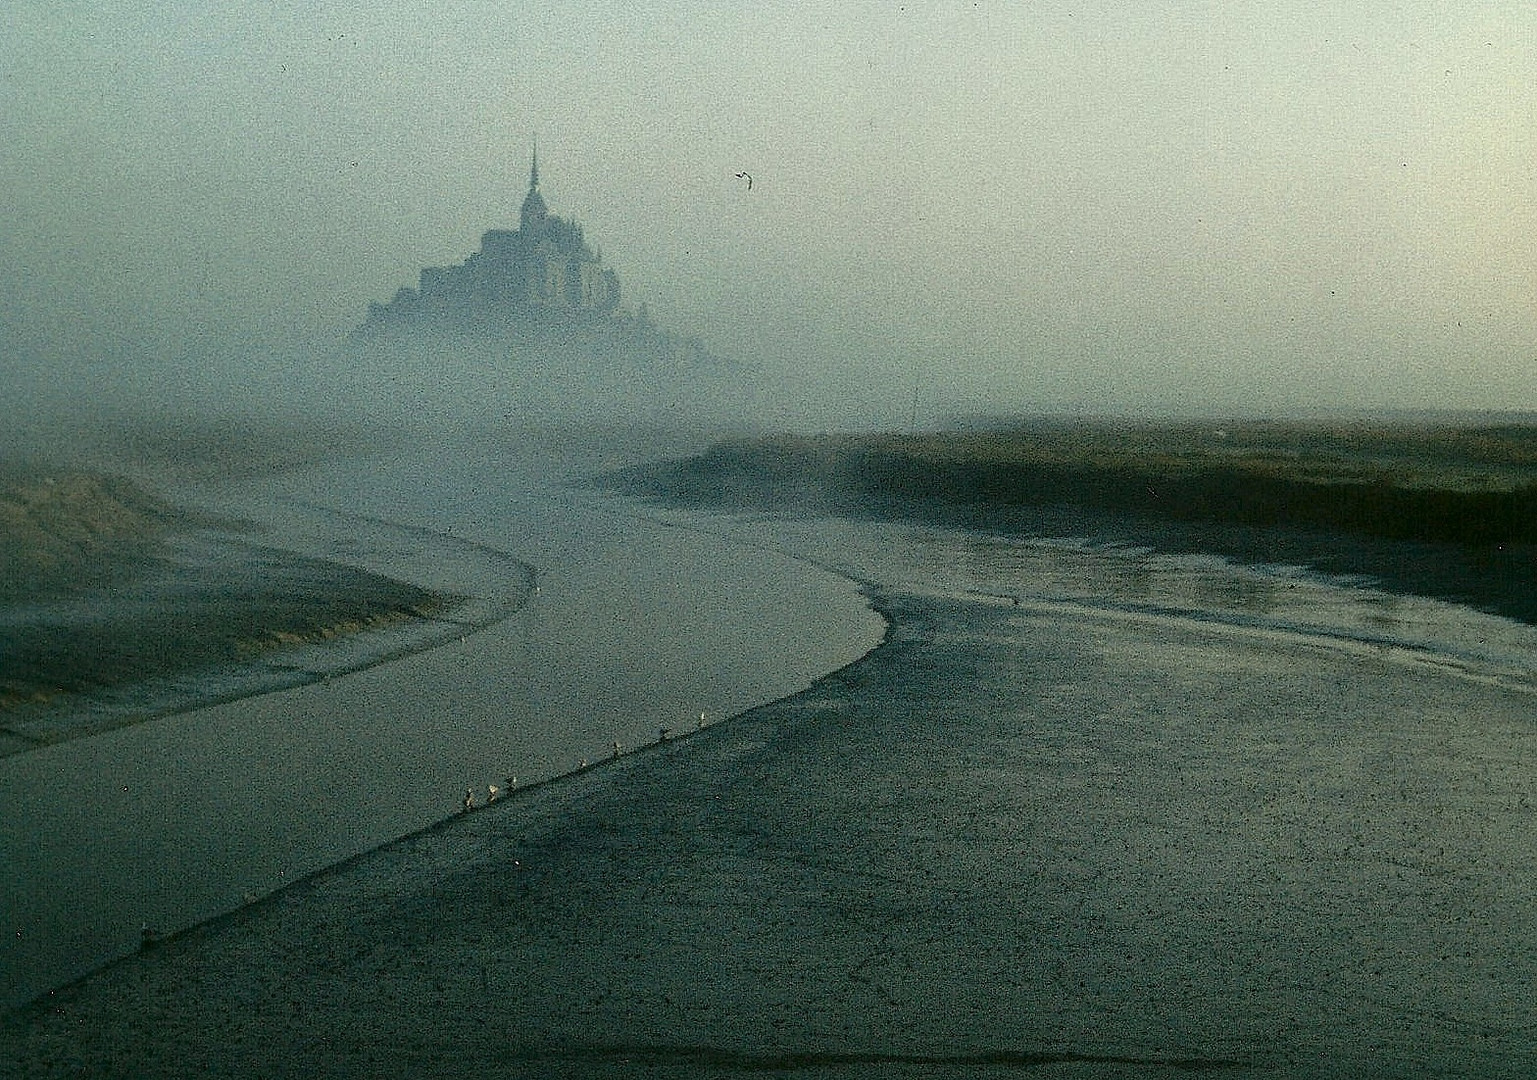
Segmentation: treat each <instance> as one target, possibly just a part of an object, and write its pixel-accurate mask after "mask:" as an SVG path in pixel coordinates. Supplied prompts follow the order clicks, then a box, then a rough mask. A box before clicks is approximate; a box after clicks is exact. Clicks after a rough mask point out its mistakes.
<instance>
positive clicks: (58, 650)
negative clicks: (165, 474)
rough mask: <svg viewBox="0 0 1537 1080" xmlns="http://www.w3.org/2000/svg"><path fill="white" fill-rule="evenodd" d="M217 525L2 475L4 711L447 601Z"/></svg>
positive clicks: (90, 481)
mask: <svg viewBox="0 0 1537 1080" xmlns="http://www.w3.org/2000/svg"><path fill="white" fill-rule="evenodd" d="M215 524H218V523H215V522H210V521H207V520H203V519H201V518H195V517H192V516H189V515H187V514H184V513H182V512H181V511H179V510H177V509H175V508H174V507H172V506H171V505H170V504H168V503H166V502H165V501H164V500H162V499H160V498H159V497H157V496H155V495H152V494H150V493H149V492H147V491H146V490H145V489H144V488H142V487H140V486H139V485H138V484H137V483H135V482H134V481H131V480H127V479H124V478H121V477H116V476H106V475H100V474H94V473H90V472H85V471H78V470H71V471H55V470H49V469H46V468H43V467H41V466H36V467H26V466H17V465H12V466H9V467H6V468H5V469H4V470H3V471H0V712H5V711H8V710H14V709H17V708H21V707H41V706H47V705H49V704H51V703H54V702H56V701H58V700H59V699H60V698H63V697H66V696H72V695H90V694H93V693H98V692H102V691H106V690H110V689H113V688H115V687H120V686H124V685H128V684H137V683H141V682H143V681H144V680H147V679H156V678H167V677H173V676H177V675H181V674H184V673H192V672H197V671H202V670H207V669H210V668H213V667H218V666H222V665H228V664H238V663H242V662H246V661H249V660H250V659H251V658H253V657H255V656H258V655H260V654H262V653H266V652H270V651H272V650H274V649H281V648H286V647H291V646H295V645H300V644H304V643H306V642H314V641H322V640H326V639H329V638H333V637H337V636H339V635H343V634H350V633H355V632H358V631H362V630H366V629H372V628H377V627H381V626H386V625H390V624H392V623H396V622H400V621H403V620H406V619H411V618H418V617H424V616H427V615H430V614H432V613H433V612H434V611H437V610H440V609H441V608H442V607H443V605H444V603H445V602H446V598H444V597H441V596H438V595H437V594H435V593H432V592H429V591H427V590H425V589H421V588H417V587H415V586H412V585H407V584H405V583H402V582H398V581H393V580H390V579H388V578H384V577H380V576H379V575H376V574H370V573H367V572H366V571H363V570H358V569H355V568H352V567H345V566H338V565H335V564H332V563H328V562H323V561H320V560H317V559H308V558H303V557H301V556H298V555H295V554H292V553H290V552H283V551H277V550H274V549H269V548H262V547H258V546H255V545H253V544H252V543H250V542H249V541H248V540H247V539H245V538H243V537H240V536H237V535H235V534H233V533H230V532H227V531H222V530H218V529H214V528H211V527H210V526H213V525H215Z"/></svg>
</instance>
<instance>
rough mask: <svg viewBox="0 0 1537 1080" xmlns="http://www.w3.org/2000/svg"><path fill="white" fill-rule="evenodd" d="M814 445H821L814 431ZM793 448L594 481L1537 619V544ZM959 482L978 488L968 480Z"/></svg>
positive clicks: (725, 454)
mask: <svg viewBox="0 0 1537 1080" xmlns="http://www.w3.org/2000/svg"><path fill="white" fill-rule="evenodd" d="M810 445H811V446H812V447H815V445H816V444H815V440H811V441H810ZM789 456H790V457H791V459H792V460H793V461H794V462H795V465H794V467H790V466H787V465H785V464H784V462H782V461H779V460H778V459H777V458H776V457H775V455H774V453H773V451H772V448H770V449H769V450H766V451H760V450H759V449H758V448H756V447H754V446H752V445H749V446H746V447H740V446H726V447H721V448H717V449H716V450H713V451H709V452H706V453H705V454H703V455H700V456H696V457H693V458H685V459H680V460H675V461H669V462H660V463H648V464H643V465H637V466H631V467H628V468H625V469H621V470H616V471H614V472H611V473H608V474H606V475H604V476H602V477H598V478H597V479H596V480H595V481H594V482H595V483H596V484H597V485H598V486H601V487H604V488H607V489H609V490H615V491H619V492H622V493H625V494H628V495H631V496H634V497H638V498H643V499H647V500H650V501H652V502H653V503H655V504H659V505H663V506H671V507H678V508H694V509H706V510H716V511H732V510H768V511H772V512H780V513H789V514H807V515H812V516H817V515H829V516H842V517H848V518H852V519H856V520H863V521H874V522H893V523H895V522H909V523H915V524H921V525H928V526H938V527H948V528H958V529H965V530H970V531H975V532H981V533H993V534H996V535H999V536H1004V537H1009V536H1017V537H1021V538H1043V539H1044V538H1052V537H1087V538H1089V539H1091V540H1093V541H1095V542H1099V543H1106V544H1122V545H1129V546H1146V547H1149V548H1152V549H1154V550H1156V551H1161V552H1165V553H1169V554H1209V555H1217V556H1221V557H1223V558H1227V559H1231V560H1233V561H1234V562H1236V563H1238V564H1239V565H1262V564H1276V565H1302V566H1306V567H1308V568H1309V569H1312V570H1315V571H1318V572H1320V573H1324V574H1329V575H1335V576H1343V577H1347V578H1358V579H1367V580H1370V581H1371V582H1372V584H1374V585H1375V586H1376V587H1378V588H1381V589H1382V590H1383V591H1386V592H1390V593H1398V594H1402V595H1413V596H1422V597H1426V598H1430V599H1436V600H1445V601H1448V602H1451V603H1456V604H1463V605H1466V606H1469V607H1472V608H1475V609H1478V610H1481V611H1484V612H1487V613H1490V614H1496V615H1501V616H1504V617H1506V618H1510V619H1514V620H1516V621H1519V622H1523V623H1527V624H1530V625H1537V544H1534V543H1529V542H1525V541H1522V542H1509V543H1499V544H1492V543H1491V544H1487V545H1483V546H1470V545H1466V544H1453V543H1445V542H1434V541H1430V540H1414V539H1395V538H1392V537H1385V536H1373V535H1366V534H1361V533H1356V532H1351V531H1348V530H1344V529H1337V528H1336V529H1323V528H1305V527H1300V526H1296V525H1289V524H1285V523H1272V524H1266V525H1256V524H1248V523H1244V522H1242V521H1233V520H1223V519H1220V518H1213V519H1211V520H1189V519H1182V518H1179V517H1169V516H1158V515H1155V514H1152V513H1149V512H1148V511H1147V510H1146V509H1145V508H1143V509H1139V508H1137V507H1134V506H1126V507H1107V506H1100V505H1092V504H1084V503H1075V502H1068V501H1063V500H1061V499H1060V498H1056V499H1045V500H1042V501H1031V500H1025V501H1012V500H988V499H982V500H978V499H968V498H965V497H962V496H960V495H940V494H935V493H928V494H913V493H909V494H901V495H897V494H891V493H889V492H886V491H883V490H881V488H880V487H879V485H877V484H876V483H875V480H874V479H872V477H870V476H865V475H862V474H860V472H859V471H858V468H856V466H855V465H853V464H851V463H850V462H848V461H843V460H842V459H841V458H840V459H837V460H838V461H839V463H838V464H836V465H829V464H828V463H827V462H826V461H825V460H823V459H821V458H820V457H818V456H817V454H816V452H815V451H814V450H813V449H807V450H803V451H798V452H796V453H793V454H790V455H789ZM933 482H934V478H933V477H924V478H923V479H922V483H924V484H931V483H933ZM914 483H917V481H914ZM960 490H962V491H964V490H969V489H968V487H967V486H966V485H962V487H961V489H960ZM1138 490H1139V491H1140V490H1142V489H1141V488H1138Z"/></svg>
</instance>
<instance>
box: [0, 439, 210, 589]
mask: <svg viewBox="0 0 1537 1080" xmlns="http://www.w3.org/2000/svg"><path fill="white" fill-rule="evenodd" d="M184 521H185V519H184V518H183V517H182V516H181V515H179V514H178V513H177V512H176V511H174V510H173V509H172V508H171V507H170V506H169V505H168V504H167V503H165V502H164V501H163V500H161V499H159V498H157V497H155V496H153V495H151V494H149V493H148V492H146V491H145V490H144V489H143V488H141V487H139V486H138V485H137V484H135V483H134V482H133V481H131V480H127V479H125V478H123V477H119V476H102V475H95V474H91V473H86V472H80V471H77V470H65V471H56V470H50V469H47V468H45V467H43V466H27V465H17V464H12V465H7V466H0V600H10V599H16V598H19V597H32V596H37V595H39V594H46V593H49V592H53V591H56V590H59V589H63V588H67V587H70V586H71V585H78V584H80V583H81V582H82V581H83V580H90V581H93V582H100V581H103V580H106V579H108V578H109V577H110V576H111V574H112V573H113V572H114V571H116V570H120V569H122V568H123V566H124V564H125V562H127V561H130V560H131V559H132V558H134V557H136V556H142V555H144V554H146V553H147V552H148V551H149V550H150V549H151V548H152V547H153V545H154V544H155V542H156V541H158V540H159V539H160V538H162V537H164V536H165V535H166V534H167V533H168V532H169V531H170V530H172V529H173V528H176V527H177V526H178V525H179V524H182V523H184Z"/></svg>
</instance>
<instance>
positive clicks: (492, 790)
mask: <svg viewBox="0 0 1537 1080" xmlns="http://www.w3.org/2000/svg"><path fill="white" fill-rule="evenodd" d="M501 794H502V789H501V788H499V787H497V786H496V785H495V784H492V785H491V786H490V787H489V788H487V789H486V802H488V803H493V802H496V800H497V799H499V798H500V797H501Z"/></svg>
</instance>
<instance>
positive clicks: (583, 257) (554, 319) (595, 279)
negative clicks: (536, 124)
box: [358, 147, 619, 335]
mask: <svg viewBox="0 0 1537 1080" xmlns="http://www.w3.org/2000/svg"><path fill="white" fill-rule="evenodd" d="M618 308H619V278H618V276H617V275H615V273H614V272H613V271H612V270H610V269H608V268H606V267H605V266H604V265H603V260H602V258H601V256H599V255H598V254H597V253H596V252H595V251H593V250H592V249H591V248H589V247H588V246H587V243H586V241H585V240H584V239H583V237H582V229H581V226H579V225H577V224H576V223H575V222H571V221H566V220H565V219H563V218H560V217H557V216H556V215H554V214H551V213H550V212H549V211H548V210H547V209H546V207H545V205H544V197H543V196H541V195H540V194H539V150H538V147H535V149H534V155H533V164H532V165H531V166H530V168H529V178H528V194H527V195H526V196H524V199H523V209H522V213H521V214H520V220H519V225H518V229H517V230H516V231H512V230H508V229H492V230H490V231H488V232H487V233H485V234H484V235H483V236H482V237H481V238H480V250H479V251H477V252H475V253H474V254H472V255H471V256H470V257H469V258H468V259H466V260H465V261H464V262H462V263H460V264H459V265H458V266H431V267H427V268H426V269H424V270H422V272H421V278H420V282H419V287H418V288H415V289H412V288H403V289H401V290H400V291H399V292H398V293H396V294H395V298H394V299H393V300H391V301H390V302H389V303H388V304H380V303H372V304H370V305H369V306H368V319H367V320H366V321H365V322H364V323H363V325H362V326H361V327H359V329H358V332H359V333H360V334H363V335H368V334H370V333H372V332H382V331H385V330H387V329H389V328H392V327H399V328H411V327H420V326H433V325H436V326H440V327H446V328H457V329H476V330H495V329H499V328H507V327H509V326H514V325H517V324H520V323H521V324H529V323H533V324H541V323H569V322H588V321H593V320H603V319H605V318H607V317H609V316H612V315H613V314H614V313H615V312H616V311H617V310H618Z"/></svg>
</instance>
